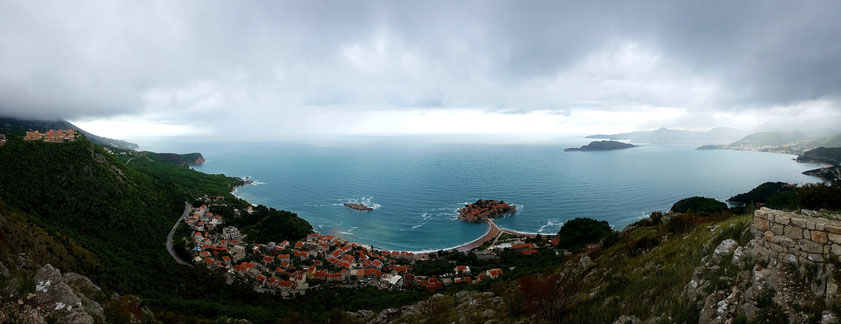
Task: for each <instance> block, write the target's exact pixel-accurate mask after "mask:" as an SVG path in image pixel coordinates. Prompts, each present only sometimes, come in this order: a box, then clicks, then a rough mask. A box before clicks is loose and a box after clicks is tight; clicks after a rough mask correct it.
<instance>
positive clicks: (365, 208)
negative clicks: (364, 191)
mask: <svg viewBox="0 0 841 324" xmlns="http://www.w3.org/2000/svg"><path fill="white" fill-rule="evenodd" d="M343 205H345V207H347V208H350V209H356V210H360V211H371V210H374V209H373V208H371V207H368V206H366V205H365V204H357V203H344V204H343Z"/></svg>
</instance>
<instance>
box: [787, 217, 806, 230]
mask: <svg viewBox="0 0 841 324" xmlns="http://www.w3.org/2000/svg"><path fill="white" fill-rule="evenodd" d="M791 223H792V224H794V225H797V226H799V227H802V228H806V220H805V219H801V218H796V217H792V218H791Z"/></svg>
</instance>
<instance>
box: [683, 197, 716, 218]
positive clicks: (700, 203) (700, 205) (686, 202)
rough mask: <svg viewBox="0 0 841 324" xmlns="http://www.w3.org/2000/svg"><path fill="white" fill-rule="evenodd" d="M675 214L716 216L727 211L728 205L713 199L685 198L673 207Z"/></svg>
mask: <svg viewBox="0 0 841 324" xmlns="http://www.w3.org/2000/svg"><path fill="white" fill-rule="evenodd" d="M671 211H672V212H675V213H690V212H691V213H698V214H714V213H721V212H725V211H727V204H725V203H723V202H720V201H718V200H715V199H712V198H705V197H691V198H684V199H681V200H680V201H678V202H676V203H675V204H674V205H672V209H671Z"/></svg>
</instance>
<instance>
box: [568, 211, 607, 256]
mask: <svg viewBox="0 0 841 324" xmlns="http://www.w3.org/2000/svg"><path fill="white" fill-rule="evenodd" d="M612 234H614V232H613V229H612V228H610V224H608V223H607V222H606V221H597V220H594V219H590V218H576V219H572V220H569V221H566V222H565V223H564V225H563V226H561V229H560V230H559V231H558V239H559V243H558V246H559V247H561V248H564V249H568V250H572V251H577V250H580V249H581V248H583V247H584V246H585V245H587V244H590V243H598V242H599V241H601V240H602V239H604V238H605V237H608V236H610V235H612Z"/></svg>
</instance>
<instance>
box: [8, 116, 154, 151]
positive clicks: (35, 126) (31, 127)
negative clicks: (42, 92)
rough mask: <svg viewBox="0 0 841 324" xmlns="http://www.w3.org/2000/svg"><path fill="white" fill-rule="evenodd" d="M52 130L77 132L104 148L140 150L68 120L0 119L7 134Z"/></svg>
mask: <svg viewBox="0 0 841 324" xmlns="http://www.w3.org/2000/svg"><path fill="white" fill-rule="evenodd" d="M50 129H73V130H77V131H79V132H80V133H82V134H84V135H85V137H87V138H88V140H89V141H91V143H94V144H99V145H102V146H112V147H116V148H121V149H125V150H136V149H139V148H140V146H139V145H137V144H135V143H131V142H127V141H123V140H118V139H113V138H107V137H102V136H97V135H95V134H92V133H90V132H88V131H85V130H84V129H81V128H79V127H78V126H76V125H73V124H72V123H70V122H68V121H66V120H61V119H57V120H34V119H16V118H9V117H0V132H5V133H7V134H15V135H23V134H25V133H26V131H35V130H37V131H40V132H46V131H47V130H50Z"/></svg>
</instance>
